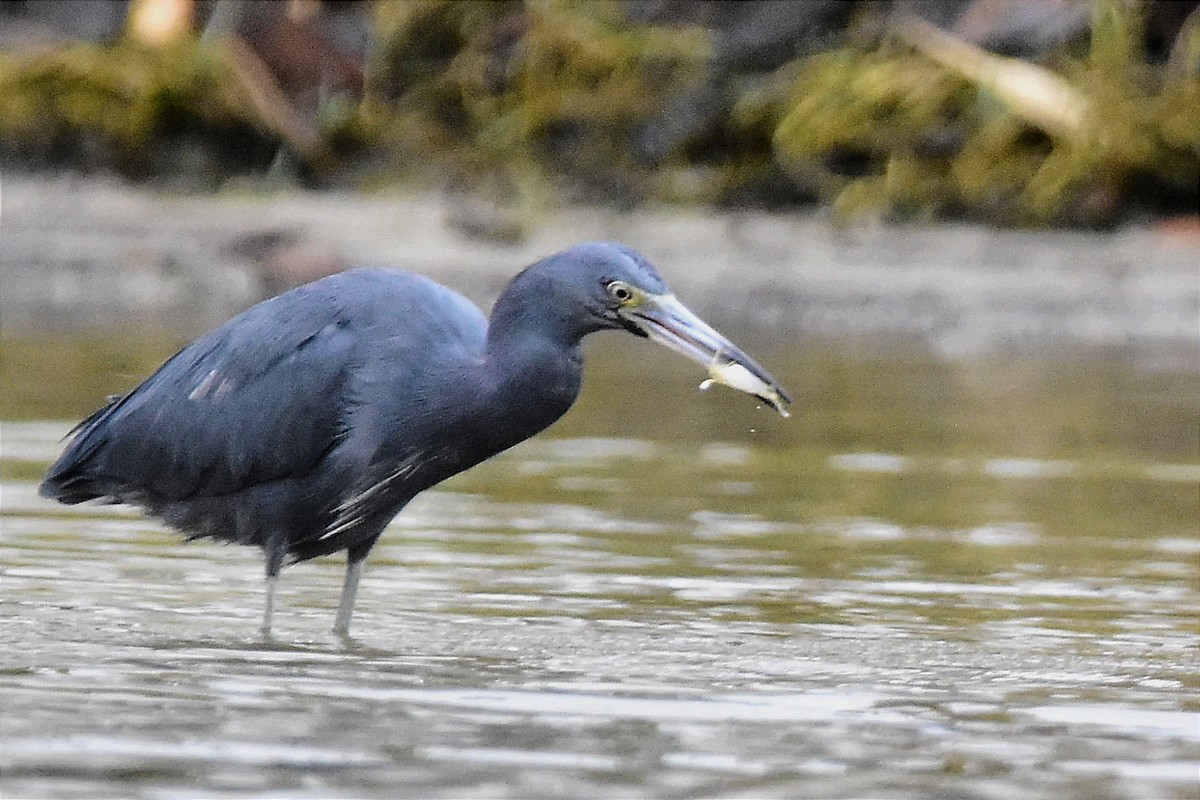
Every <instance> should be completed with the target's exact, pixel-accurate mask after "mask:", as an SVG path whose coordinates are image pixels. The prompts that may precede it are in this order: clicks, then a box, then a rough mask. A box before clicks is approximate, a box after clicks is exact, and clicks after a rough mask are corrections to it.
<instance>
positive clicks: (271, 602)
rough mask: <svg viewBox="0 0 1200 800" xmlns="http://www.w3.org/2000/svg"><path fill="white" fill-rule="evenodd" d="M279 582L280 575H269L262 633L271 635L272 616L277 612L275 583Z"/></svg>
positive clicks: (265, 636) (266, 635)
mask: <svg viewBox="0 0 1200 800" xmlns="http://www.w3.org/2000/svg"><path fill="white" fill-rule="evenodd" d="M277 583H279V576H278V575H268V576H267V601H266V603H265V605H264V606H263V622H262V635H263V638H269V637H270V636H271V617H272V616H274V614H275V585H276V584H277Z"/></svg>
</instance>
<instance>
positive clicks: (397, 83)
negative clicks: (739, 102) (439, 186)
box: [372, 0, 708, 196]
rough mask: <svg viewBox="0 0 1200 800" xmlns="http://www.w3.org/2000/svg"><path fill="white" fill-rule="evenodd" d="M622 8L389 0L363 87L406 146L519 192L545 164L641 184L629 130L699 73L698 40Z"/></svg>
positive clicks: (616, 187) (584, 179)
mask: <svg viewBox="0 0 1200 800" xmlns="http://www.w3.org/2000/svg"><path fill="white" fill-rule="evenodd" d="M623 15H624V9H623V7H622V6H621V5H620V4H616V3H594V4H570V3H562V2H528V3H525V4H521V5H517V4H507V3H479V2H446V0H426V1H425V2H405V3H396V4H385V5H383V6H381V8H380V12H379V22H380V28H381V38H382V41H383V47H382V48H381V53H380V58H381V63H380V64H379V65H378V66H377V68H376V69H375V70H374V72H375V74H376V75H377V79H376V81H375V83H374V86H373V92H372V94H373V95H374V96H375V97H377V98H380V99H385V100H387V101H388V102H386V103H382V102H381V103H378V104H376V106H375V108H376V110H377V111H379V112H380V113H382V114H385V115H392V121H391V123H390V124H391V127H392V130H393V131H394V134H395V135H394V136H393V138H392V142H393V143H394V144H396V145H398V146H399V147H401V148H402V149H404V150H407V151H408V152H410V153H414V152H416V153H428V152H429V149H432V150H433V151H434V156H435V158H437V162H438V165H439V166H440V167H444V166H447V165H449V166H450V167H451V168H453V169H457V170H461V171H462V172H463V173H467V174H470V173H475V172H478V171H483V172H491V173H493V174H494V175H495V176H499V178H500V182H501V183H504V184H507V185H508V186H509V187H510V188H514V189H516V190H517V191H518V192H520V193H523V194H526V195H527V196H529V195H536V194H538V193H539V191H541V189H542V188H544V185H545V184H546V183H547V182H548V181H549V180H551V179H552V178H553V177H566V178H568V179H570V180H572V181H574V182H576V183H577V184H579V185H581V186H585V187H595V186H604V187H606V188H607V189H609V190H610V191H612V192H614V193H616V194H617V195H622V194H624V195H642V194H645V192H646V191H647V187H648V185H649V183H650V181H651V179H652V175H651V174H650V171H649V170H648V169H647V168H645V167H643V166H641V165H639V164H638V163H637V161H636V159H635V158H634V156H633V154H632V153H631V148H630V143H631V141H632V139H633V137H634V136H635V135H636V130H637V128H638V126H639V125H641V124H642V123H644V122H645V121H646V120H648V119H649V118H651V117H652V116H653V115H654V114H656V113H658V111H659V109H660V108H661V107H662V105H663V104H664V102H665V101H666V99H667V98H669V97H671V96H673V94H674V93H675V92H677V91H679V90H680V89H681V88H682V87H683V86H685V85H687V84H688V83H689V82H690V81H692V80H695V79H696V77H698V75H699V68H700V66H701V65H702V64H703V62H704V59H705V58H706V57H707V54H708V43H707V37H706V35H705V34H704V33H702V32H701V31H699V30H697V29H665V28H654V27H645V26H629V25H627V24H624V23H623Z"/></svg>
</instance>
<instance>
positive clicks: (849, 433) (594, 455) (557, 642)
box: [0, 341, 1200, 799]
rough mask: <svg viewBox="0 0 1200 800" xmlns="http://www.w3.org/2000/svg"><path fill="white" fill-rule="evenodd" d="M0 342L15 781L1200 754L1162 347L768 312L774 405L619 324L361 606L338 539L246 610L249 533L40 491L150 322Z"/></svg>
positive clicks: (1185, 536) (394, 534)
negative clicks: (917, 333) (929, 353)
mask: <svg viewBox="0 0 1200 800" xmlns="http://www.w3.org/2000/svg"><path fill="white" fill-rule="evenodd" d="M47 348H49V349H47ZM6 350H7V352H6V356H5V365H4V370H5V374H4V376H3V378H4V380H3V381H2V383H3V384H4V386H3V391H4V393H5V394H4V395H3V400H4V403H5V409H4V416H5V419H6V421H4V422H3V423H2V428H0V433H2V441H0V445H2V451H3V457H2V462H0V467H2V470H3V471H2V473H0V474H2V477H3V484H2V487H0V488H2V491H3V498H2V500H3V511H2V515H0V524H2V525H3V550H2V552H0V567H2V570H3V572H2V574H0V580H2V582H3V595H2V599H3V602H2V604H0V614H2V618H0V624H2V628H0V639H2V642H0V699H2V710H0V725H2V727H0V767H2V777H0V794H2V795H3V796H4V797H5V798H10V797H26V796H29V797H50V796H54V797H80V798H82V797H110V796H121V797H146V798H165V797H194V796H206V797H225V796H229V797H234V796H238V797H245V796H254V797H272V796H274V797H381V798H383V797H389V798H390V797H446V798H459V797H487V798H491V797H512V798H538V797H546V798H550V797H580V798H593V797H614V798H617V797H619V798H626V797H661V798H686V797H763V798H799V797H829V798H851V797H868V796H869V797H885V798H918V797H930V796H939V797H965V798H977V797H978V798H1016V797H1031V798H1032V797H1049V796H1056V797H1068V798H1102V799H1103V798H1118V797H1133V798H1164V797H1165V798H1172V797H1179V798H1184V797H1196V796H1197V794H1198V792H1200V694H1198V690H1200V663H1198V650H1197V634H1198V633H1200V624H1198V621H1197V609H1198V608H1200V535H1198V534H1197V530H1196V528H1197V523H1198V519H1200V508H1198V504H1200V464H1198V463H1197V462H1198V452H1197V451H1198V449H1200V443H1198V439H1197V437H1198V436H1200V433H1198V432H1197V421H1198V420H1200V380H1197V377H1196V375H1195V373H1194V372H1191V371H1188V369H1186V368H1181V367H1179V366H1176V367H1174V368H1172V367H1171V366H1170V365H1169V364H1168V365H1166V366H1163V365H1162V364H1159V365H1149V366H1147V365H1145V364H1140V365H1139V364H1131V363H1127V362H1126V361H1124V360H1122V359H1119V358H1116V357H1112V356H1103V357H1101V356H1095V357H1088V358H1080V357H1070V358H1068V357H1066V356H1064V357H1062V358H1058V359H1055V358H1048V359H1043V360H1031V359H1023V360H1014V361H1004V360H1000V359H997V360H995V361H994V362H990V363H975V364H965V365H964V364H957V365H950V364H947V363H944V362H940V361H938V360H936V359H932V358H927V357H924V356H921V355H920V354H919V353H917V354H913V353H908V354H904V353H900V354H897V353H888V354H886V355H885V354H880V353H878V352H875V351H873V350H866V351H864V352H855V353H852V354H848V353H845V352H836V353H835V352H828V351H820V352H818V351H806V352H804V353H800V354H794V353H791V354H781V353H779V352H776V353H771V352H770V350H769V348H768V349H767V352H766V353H764V358H763V360H764V361H767V362H768V363H771V364H772V366H778V367H779V370H778V371H779V372H780V373H781V377H783V378H784V379H785V383H787V384H789V386H790V387H791V388H792V389H793V391H794V393H795V394H796V395H797V405H796V407H795V414H794V416H793V418H792V419H790V420H781V419H778V418H776V417H774V416H772V415H770V414H769V413H768V412H765V411H762V410H756V409H755V408H754V404H753V402H752V401H749V400H747V399H746V398H743V397H740V396H735V395H733V393H731V392H724V391H721V390H714V391H713V392H710V393H703V394H702V393H698V392H696V391H694V386H695V382H696V380H697V379H698V377H700V376H696V375H695V374H694V372H693V371H692V370H690V369H688V368H687V366H686V365H680V364H677V363H676V362H675V361H673V360H671V357H670V355H669V354H665V355H663V356H662V358H661V359H660V358H659V355H658V353H657V352H655V353H654V354H653V355H651V354H649V353H648V351H647V348H645V347H638V345H637V343H629V342H621V343H619V344H618V343H617V342H616V341H610V342H606V343H604V345H602V347H601V348H597V350H598V352H597V353H595V354H594V357H593V358H592V360H591V361H592V363H590V364H589V379H588V388H587V393H586V396H585V397H584V399H583V400H582V401H581V403H580V406H579V407H577V408H576V409H575V410H574V411H573V412H572V413H571V415H569V417H568V418H567V419H566V420H564V421H563V422H562V423H560V425H558V426H556V428H554V429H553V430H552V431H550V432H549V433H548V435H545V436H543V437H540V438H538V439H535V440H533V441H531V442H529V443H527V444H525V445H522V446H520V447H518V448H516V449H515V450H513V451H511V452H510V453H508V454H506V455H504V456H503V457H501V458H498V459H495V460H494V461H492V462H490V463H488V464H485V465H483V466H481V467H480V468H478V469H476V470H473V471H471V472H469V473H467V474H464V475H462V476H459V477H458V478H456V479H454V480H452V481H451V482H448V483H447V484H445V485H444V486H442V487H440V488H439V489H438V490H435V491H430V492H428V493H426V494H424V495H422V496H421V497H419V498H418V499H417V500H416V501H415V502H414V503H413V504H412V505H411V506H410V507H409V509H408V510H407V511H406V512H405V513H404V514H402V515H401V516H400V517H399V518H398V519H397V520H396V521H395V522H394V523H393V524H392V526H391V528H390V529H389V530H388V532H387V534H386V535H385V537H384V539H383V540H382V542H381V544H380V545H379V547H377V548H376V550H375V552H374V553H373V554H372V558H371V560H370V562H369V565H368V570H367V572H366V574H365V576H364V579H363V584H362V587H361V590H360V594H359V601H358V613H357V615H356V618H355V636H354V639H353V640H352V641H349V642H346V641H342V640H340V639H338V638H337V637H335V636H334V635H333V634H332V633H330V630H329V629H330V626H331V624H332V620H333V612H334V608H335V606H336V602H337V596H338V591H339V588H340V582H341V575H342V567H343V564H342V562H341V561H339V560H337V559H322V560H318V561H315V562H309V563H306V564H303V565H300V566H297V567H294V568H291V569H288V570H287V571H285V572H284V574H283V580H282V582H281V586H280V597H279V603H278V608H277V611H276V630H275V638H274V639H272V640H270V641H264V640H263V639H262V638H261V637H260V635H259V633H258V623H259V618H260V613H261V603H262V593H261V591H262V587H261V564H260V560H259V557H258V555H257V554H256V553H255V552H252V551H248V550H245V549H241V548H234V547H224V546H220V545H214V544H205V543H193V544H181V543H180V542H179V541H178V540H177V538H176V537H175V536H173V535H172V534H170V533H168V532H165V531H164V530H163V529H162V528H160V527H159V526H158V525H156V524H155V523H153V522H150V521H147V520H145V519H144V518H142V517H141V516H139V515H138V514H137V513H135V512H134V511H132V510H130V509H126V508H123V507H98V508H97V507H75V508H66V507H62V506H56V505H54V504H51V503H48V502H46V501H43V500H41V499H39V498H37V497H36V493H35V486H36V481H37V479H38V478H39V476H40V473H41V471H42V470H43V469H44V467H45V465H46V463H47V462H49V461H50V460H51V459H52V458H53V457H54V456H55V455H56V453H57V452H58V448H59V444H58V440H59V438H60V437H61V436H62V435H63V434H64V433H65V431H66V430H67V429H68V428H69V427H70V422H69V421H67V420H70V419H74V418H77V417H78V416H79V415H82V414H83V413H86V412H87V411H88V410H90V406H91V405H93V404H95V403H96V402H98V400H99V399H100V398H101V397H102V396H103V395H104V394H105V393H107V392H109V391H116V390H119V389H121V388H127V387H128V386H130V385H132V383H134V382H136V376H140V375H143V374H145V372H146V371H147V370H148V369H149V368H150V366H152V364H151V363H150V362H152V361H154V360H155V359H157V358H159V357H160V356H161V355H164V353H161V352H153V348H150V352H143V351H142V350H139V349H137V348H135V347H134V346H133V345H132V344H129V343H107V344H102V345H96V344H95V343H89V344H88V345H87V346H82V345H80V344H79V343H66V342H59V343H49V344H47V343H42V344H40V345H37V346H34V345H33V344H31V343H28V342H24V343H22V342H17V343H12V342H9V343H8V344H7V346H6ZM601 350H602V351H603V353H601V352H600V351H601ZM46 363H53V364H55V365H56V368H46V367H45V366H39V365H44V364H46ZM63 365H66V367H64V366H63ZM68 367H69V368H68ZM46 419H54V420H61V421H51V422H47V421H44V420H46Z"/></svg>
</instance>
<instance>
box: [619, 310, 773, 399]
mask: <svg viewBox="0 0 1200 800" xmlns="http://www.w3.org/2000/svg"><path fill="white" fill-rule="evenodd" d="M619 313H620V314H621V316H623V317H624V318H625V319H626V320H628V321H629V322H631V323H633V324H634V325H635V326H637V328H638V329H639V330H641V331H643V332H644V333H645V334H646V335H647V336H649V337H650V338H651V339H653V340H654V341H656V342H658V343H660V344H663V345H666V346H667V347H669V348H671V349H672V350H674V351H675V352H677V353H679V354H681V355H683V356H686V357H688V358H690V359H691V360H693V361H695V362H697V363H700V364H703V365H704V366H705V367H707V368H708V380H706V381H704V382H703V383H701V384H700V388H701V389H707V388H708V387H709V386H711V385H712V384H714V383H721V384H724V385H725V386H729V387H731V388H734V389H737V390H738V391H740V392H745V393H746V394H752V395H754V396H755V397H757V398H758V399H759V400H762V401H763V402H764V403H766V404H767V405H768V406H770V407H771V408H773V409H775V410H776V411H778V412H779V413H780V414H782V415H783V416H785V417H786V416H788V412H787V409H786V408H784V404H785V403H790V402H792V398H791V397H790V396H789V395H788V393H787V391H786V390H785V389H784V388H783V387H782V386H780V385H779V381H777V380H775V378H774V377H773V376H772V375H771V373H769V372H767V371H766V370H765V369H763V368H762V367H761V366H759V364H758V362H757V361H755V360H754V359H753V358H751V357H750V356H748V355H746V354H745V353H743V352H742V351H741V349H740V348H739V347H738V346H737V345H735V344H734V343H733V342H731V341H729V340H728V339H726V338H725V337H724V336H722V335H721V334H719V333H717V332H716V331H715V330H713V329H712V327H710V326H709V324H708V323H707V322H705V321H704V320H702V319H700V318H699V317H697V316H696V315H695V314H693V313H692V312H691V311H689V310H688V309H687V306H685V305H684V304H683V303H680V302H679V301H678V300H676V299H675V296H674V295H671V294H655V295H651V294H648V295H645V296H644V298H643V300H642V302H640V303H638V304H637V305H636V306H627V307H625V308H623V309H621V311H620V312H619Z"/></svg>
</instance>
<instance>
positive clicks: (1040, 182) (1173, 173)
mask: <svg viewBox="0 0 1200 800" xmlns="http://www.w3.org/2000/svg"><path fill="white" fill-rule="evenodd" d="M1091 8H1092V24H1091V26H1090V30H1091V34H1090V38H1085V39H1084V41H1082V42H1074V43H1072V44H1069V45H1065V46H1063V47H1061V48H1058V49H1057V50H1056V51H1055V52H1053V53H1052V54H1051V55H1050V56H1049V57H1048V58H1046V59H1044V60H1043V62H1042V63H1040V64H1033V63H1030V62H1026V61H1018V60H1017V59H1013V58H1001V57H998V56H995V55H992V54H989V53H986V52H985V51H983V50H980V49H978V48H975V47H974V46H972V45H968V44H966V43H964V42H960V41H958V40H952V37H950V36H948V35H945V34H941V38H940V39H939V36H938V34H936V33H933V34H923V33H922V32H921V29H919V28H905V27H904V26H903V25H897V24H896V21H895V20H894V19H889V20H888V22H887V24H885V25H879V24H878V17H879V14H880V12H879V7H878V6H875V5H874V4H866V6H865V7H864V10H862V11H860V12H856V15H855V18H853V19H852V20H851V23H850V27H851V28H852V29H853V28H854V26H855V25H858V26H859V28H861V29H864V30H867V31H871V30H875V31H876V32H875V33H874V34H871V33H869V32H868V33H865V34H864V33H862V32H861V31H860V32H857V33H856V32H854V31H853V30H851V31H850V32H849V33H847V34H846V35H844V36H841V37H840V38H838V40H837V41H836V42H835V43H834V46H832V47H828V48H825V49H823V50H820V51H817V52H811V53H806V54H798V55H797V57H795V58H793V59H791V60H789V61H786V63H783V64H781V65H779V66H777V67H773V68H772V69H770V70H769V71H765V72H757V73H746V74H738V75H734V76H732V77H730V76H728V75H726V76H723V77H722V76H716V77H714V69H715V67H714V64H716V63H717V61H716V60H715V59H714V57H713V41H712V33H711V31H710V30H708V29H706V28H703V27H700V26H698V25H685V24H676V25H671V26H665V25H651V24H644V23H638V22H634V21H631V20H630V19H629V18H628V15H627V13H626V10H627V7H626V6H625V5H623V4H618V3H609V2H600V3H587V4H582V3H566V2H555V1H554V0H526V2H523V3H486V2H457V1H456V0H407V1H405V2H384V3H380V4H377V5H374V6H372V7H371V11H370V13H371V15H372V17H371V23H372V39H373V45H372V46H371V48H370V50H369V52H368V54H367V57H366V64H365V69H364V75H365V80H364V81H363V85H362V87H361V91H360V92H358V94H357V95H354V96H350V95H347V94H346V93H344V92H343V93H339V92H322V93H321V96H320V100H319V101H318V102H316V103H315V105H314V106H313V110H312V112H311V113H310V114H309V115H308V116H307V117H304V118H303V125H300V124H291V125H289V124H288V123H287V120H290V119H292V117H293V116H296V115H295V114H293V113H292V112H293V109H290V108H287V107H284V108H282V109H281V110H279V107H280V102H278V101H277V100H276V99H274V98H273V95H271V94H270V92H267V93H265V94H264V92H263V91H260V89H261V87H259V86H257V85H256V83H255V81H254V80H253V79H252V78H253V76H251V77H250V78H248V77H247V74H246V69H245V66H246V65H245V63H244V60H239V57H238V55H237V52H235V50H234V49H232V48H231V46H230V44H229V41H228V39H227V38H220V37H204V38H203V39H202V38H200V37H198V36H196V35H191V36H187V37H184V38H182V39H178V40H176V41H174V42H172V43H170V44H166V45H158V46H149V45H145V44H140V43H138V42H137V41H133V37H129V36H127V37H124V38H122V39H120V40H118V41H116V42H114V43H112V44H110V45H98V44H91V43H70V44H65V45H62V46H58V47H54V48H50V49H32V50H10V51H7V52H0V158H2V159H3V162H4V163H7V164H19V165H21V166H25V167H28V166H33V167H58V166H68V167H72V168H78V169H84V170H113V171H116V172H118V173H120V174H122V175H126V176H129V177H133V178H137V179H152V180H162V179H163V177H164V176H168V177H169V176H180V175H187V176H190V179H191V180H193V181H195V180H196V177H197V176H200V175H204V176H207V177H206V178H205V179H204V180H202V181H199V184H200V185H201V186H216V185H221V184H222V183H223V182H224V181H226V180H227V179H228V178H229V177H231V176H236V175H247V174H251V175H252V174H261V173H262V172H264V171H265V170H266V169H267V167H268V165H270V164H272V163H276V164H277V163H279V161H280V151H281V149H282V152H283V154H284V155H285V156H286V157H287V158H286V159H285V160H287V161H289V162H290V163H292V164H294V165H296V166H297V172H298V175H299V176H300V178H301V179H303V180H305V181H308V182H309V183H312V184H315V185H343V186H344V185H353V186H378V185H381V184H386V183H392V182H396V181H417V182H423V183H434V184H437V185H440V186H442V187H449V188H451V189H461V190H463V191H464V192H468V193H471V194H475V195H482V196H484V197H487V198H490V199H491V200H492V201H494V202H496V203H497V204H498V205H503V204H510V205H516V206H526V207H528V206H534V207H536V206H538V205H541V204H545V203H551V202H556V201H559V200H563V199H573V200H587V201H591V202H609V203H618V204H636V203H640V202H645V201H662V200H666V201H673V202H691V203H716V204H736V205H746V204H750V205H759V206H779V205H781V204H782V205H793V204H796V203H807V202H813V201H817V202H823V203H828V204H830V205H831V206H832V207H833V208H834V209H835V211H836V212H837V213H838V214H839V215H840V216H842V217H844V218H853V217H856V216H858V215H862V214H869V215H882V216H885V217H888V218H917V219H938V218H968V219H979V220H986V221H989V222H993V223H996V224H1005V225H1084V226H1094V225H1107V224H1112V223H1114V222H1117V221H1119V220H1121V219H1122V218H1128V217H1129V216H1130V215H1136V214H1164V213H1165V214H1171V213H1180V212H1183V213H1187V211H1188V210H1191V209H1194V208H1195V207H1196V204H1197V202H1200V197H1198V192H1200V188H1198V178H1197V176H1198V175H1200V24H1198V23H1197V21H1196V14H1193V15H1192V18H1191V19H1190V20H1189V22H1190V23H1191V24H1190V25H1185V26H1184V29H1183V30H1182V32H1181V33H1180V35H1179V39H1178V41H1177V42H1175V46H1174V48H1173V49H1172V53H1171V58H1170V59H1169V60H1168V61H1166V62H1164V63H1152V62H1151V60H1149V58H1148V57H1147V53H1146V49H1145V45H1144V41H1145V37H1144V35H1143V24H1144V18H1145V10H1146V8H1147V7H1146V6H1145V5H1144V4H1138V3H1129V2H1123V1H1122V0H1094V2H1093V3H1092V5H1091ZM864 20H867V21H866V22H864ZM927 27H928V26H927ZM718 81H719V82H720V83H721V86H722V87H723V88H722V92H723V93H724V94H723V98H724V99H723V104H722V105H720V107H719V108H718V109H717V111H716V113H715V114H714V115H713V117H712V119H711V120H710V121H709V123H708V125H707V127H706V128H705V129H704V130H702V131H701V132H699V133H698V134H694V135H689V136H685V137H682V138H680V139H678V140H677V141H670V142H669V147H668V148H667V149H666V151H665V152H662V153H656V154H653V155H648V154H647V148H646V147H645V142H646V141H647V140H648V139H649V138H652V137H653V136H654V135H655V130H656V128H661V127H662V126H664V125H666V126H668V127H669V125H670V122H671V119H670V118H671V116H672V115H673V114H679V113H685V111H686V109H687V107H688V102H689V97H690V95H689V93H695V92H702V91H703V89H704V88H705V87H706V86H707V87H711V86H712V85H714V82H718ZM267 88H270V87H267ZM264 96H265V97H266V99H264ZM280 97H283V95H282V94H280ZM285 100H286V98H285ZM272 109H276V110H279V111H278V113H276V111H273V110H272ZM284 112H286V113H284ZM301 116H303V115H301ZM296 118H297V119H300V116H297V117H296ZM281 120H284V121H283V122H281ZM305 125H311V129H312V142H315V144H312V143H311V142H310V143H309V144H307V145H306V144H304V142H305V141H307V140H306V139H305V135H304V134H303V133H300V134H297V133H296V130H297V129H298V128H301V129H302V128H303V127H304V126H305Z"/></svg>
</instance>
